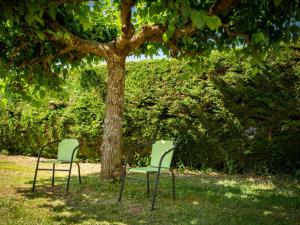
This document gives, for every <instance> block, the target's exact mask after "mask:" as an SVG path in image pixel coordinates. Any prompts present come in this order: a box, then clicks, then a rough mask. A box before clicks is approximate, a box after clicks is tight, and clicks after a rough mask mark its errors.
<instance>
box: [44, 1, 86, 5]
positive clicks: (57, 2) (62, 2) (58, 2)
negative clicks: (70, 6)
mask: <svg viewBox="0 0 300 225" xmlns="http://www.w3.org/2000/svg"><path fill="white" fill-rule="evenodd" d="M82 2H89V0H50V1H49V3H55V4H58V5H59V4H65V3H82Z"/></svg>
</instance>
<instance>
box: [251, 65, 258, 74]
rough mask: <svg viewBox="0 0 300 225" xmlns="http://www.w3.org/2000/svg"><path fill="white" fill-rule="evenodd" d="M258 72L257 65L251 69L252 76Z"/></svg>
mask: <svg viewBox="0 0 300 225" xmlns="http://www.w3.org/2000/svg"><path fill="white" fill-rule="evenodd" d="M258 72H259V69H258V68H257V67H254V68H253V69H252V71H251V73H252V75H253V76H255V75H256V74H257V73H258Z"/></svg>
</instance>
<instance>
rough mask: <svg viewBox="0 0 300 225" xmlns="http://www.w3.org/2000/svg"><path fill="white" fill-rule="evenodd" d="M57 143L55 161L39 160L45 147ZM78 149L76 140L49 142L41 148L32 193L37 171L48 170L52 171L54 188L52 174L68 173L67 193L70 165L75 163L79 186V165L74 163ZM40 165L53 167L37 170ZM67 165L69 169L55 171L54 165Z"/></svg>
mask: <svg viewBox="0 0 300 225" xmlns="http://www.w3.org/2000/svg"><path fill="white" fill-rule="evenodd" d="M55 143H58V152H57V159H52V160H51V159H50V160H40V158H41V155H42V151H43V150H44V149H45V147H47V146H49V145H52V144H55ZM78 149H79V141H78V140H77V139H63V140H57V141H53V142H50V143H48V144H46V145H45V146H43V147H42V148H41V149H40V151H39V155H38V160H37V164H36V169H35V174H34V179H33V185H32V191H34V188H35V182H36V177H37V172H38V170H50V171H52V186H54V173H55V171H67V172H69V176H68V182H67V189H66V190H67V193H68V190H69V184H70V177H71V171H72V164H73V163H76V164H77V167H78V179H79V184H81V176H80V166H79V163H78V162H76V161H75V160H76V155H77V152H78ZM40 163H52V164H53V167H52V169H47V168H39V164H40ZM65 163H69V164H70V167H69V169H56V168H55V165H56V164H65Z"/></svg>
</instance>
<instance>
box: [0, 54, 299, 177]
mask: <svg viewBox="0 0 300 225" xmlns="http://www.w3.org/2000/svg"><path fill="white" fill-rule="evenodd" d="M299 57H300V55H299V53H298V51H292V52H288V51H286V52H285V53H282V55H281V57H274V56H272V55H270V56H268V57H267V58H266V60H265V62H264V63H263V64H261V67H259V68H254V69H253V68H252V67H251V65H250V62H251V59H250V58H246V59H245V58H242V56H239V53H238V52H236V53H234V52H231V53H227V54H219V53H217V52H216V53H213V54H212V56H211V57H210V58H208V59H206V60H204V61H203V62H202V63H201V64H200V65H201V66H199V65H198V66H195V65H192V66H191V65H190V63H189V62H185V61H175V60H160V61H158V60H155V61H142V62H132V63H128V64H127V75H126V76H127V77H126V103H125V115H124V117H125V122H124V146H131V145H133V144H135V143H141V142H143V141H146V140H151V139H154V138H156V139H159V138H170V137H173V138H174V139H175V140H176V142H177V144H178V147H177V149H176V154H175V159H176V160H175V164H177V166H181V167H182V166H188V167H190V168H208V167H209V168H215V169H219V170H224V171H227V172H229V173H232V172H250V171H255V172H292V173H294V172H296V171H297V169H298V170H299V167H300V158H299V146H300V138H299V130H300V117H299V109H300V92H299V91H300V73H299V71H300V65H299ZM195 68H196V69H195ZM105 79H106V68H105V67H104V66H94V67H87V68H80V69H73V70H72V71H71V72H70V75H69V78H68V79H67V81H66V83H65V84H64V85H63V87H62V88H63V89H64V92H65V93H66V95H65V96H64V98H55V99H50V97H48V96H47V97H46V99H45V101H47V102H48V103H47V104H44V105H43V106H40V107H33V106H31V105H30V104H28V103H27V102H24V101H21V100H20V101H19V102H17V103H14V104H13V105H7V106H6V107H2V108H0V110H1V111H0V114H1V121H0V123H1V126H0V148H1V149H6V150H7V151H8V152H11V153H22V154H34V153H35V151H36V149H37V147H38V146H40V145H41V144H43V143H44V142H46V141H49V140H52V139H55V138H61V137H77V138H79V139H80V141H81V143H82V146H83V148H82V149H81V157H83V158H89V159H95V158H97V159H98V158H99V157H100V156H99V148H100V144H101V136H102V124H103V113H104V98H105ZM146 153H147V151H146ZM139 154H140V155H139V156H137V159H138V160H139V163H142V162H143V161H144V160H145V158H143V156H144V154H145V153H143V152H140V153H139ZM146 159H147V158H146Z"/></svg>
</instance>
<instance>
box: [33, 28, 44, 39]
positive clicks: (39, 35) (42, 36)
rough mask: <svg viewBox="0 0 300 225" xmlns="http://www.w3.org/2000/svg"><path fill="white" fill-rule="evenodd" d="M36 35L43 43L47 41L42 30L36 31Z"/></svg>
mask: <svg viewBox="0 0 300 225" xmlns="http://www.w3.org/2000/svg"><path fill="white" fill-rule="evenodd" d="M35 33H36V35H37V36H38V37H39V39H41V40H42V41H44V40H45V39H46V35H45V34H44V32H42V31H40V30H35Z"/></svg>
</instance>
